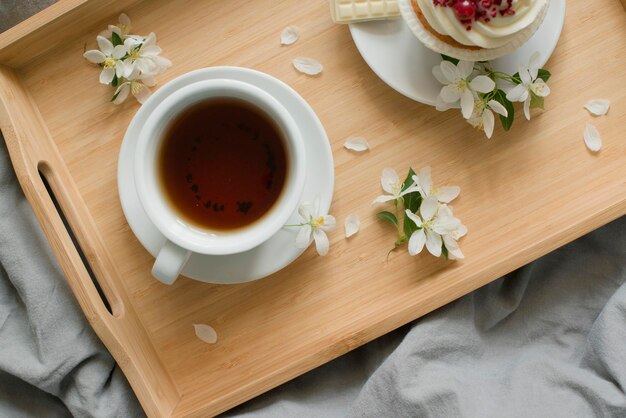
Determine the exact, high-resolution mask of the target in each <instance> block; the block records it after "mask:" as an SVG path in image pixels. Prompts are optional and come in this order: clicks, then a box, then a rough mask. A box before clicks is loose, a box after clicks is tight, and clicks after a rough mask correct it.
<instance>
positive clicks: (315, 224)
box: [311, 216, 324, 228]
mask: <svg viewBox="0 0 626 418" xmlns="http://www.w3.org/2000/svg"><path fill="white" fill-rule="evenodd" d="M322 225H324V217H323V216H318V217H317V218H316V219H314V220H313V222H312V223H311V226H312V227H315V228H317V227H318V226H322Z"/></svg>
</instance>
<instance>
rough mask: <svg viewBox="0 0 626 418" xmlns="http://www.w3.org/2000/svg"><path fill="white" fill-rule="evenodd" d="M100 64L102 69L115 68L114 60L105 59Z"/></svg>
mask: <svg viewBox="0 0 626 418" xmlns="http://www.w3.org/2000/svg"><path fill="white" fill-rule="evenodd" d="M102 64H103V65H104V68H115V59H113V58H111V57H106V58H105V59H104V62H103V63H102Z"/></svg>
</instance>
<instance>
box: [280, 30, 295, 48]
mask: <svg viewBox="0 0 626 418" xmlns="http://www.w3.org/2000/svg"><path fill="white" fill-rule="evenodd" d="M298 39H300V29H299V28H298V27H297V26H287V27H286V28H285V29H284V30H283V32H282V33H281V34H280V44H281V45H292V44H295V43H296V42H297V41H298Z"/></svg>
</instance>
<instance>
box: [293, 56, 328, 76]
mask: <svg viewBox="0 0 626 418" xmlns="http://www.w3.org/2000/svg"><path fill="white" fill-rule="evenodd" d="M293 66H294V67H295V68H296V70H298V71H300V72H301V73H304V74H306V75H318V74H320V73H321V72H322V70H323V69H324V66H322V64H320V63H319V61H317V60H315V59H313V58H306V57H301V58H295V59H294V60H293Z"/></svg>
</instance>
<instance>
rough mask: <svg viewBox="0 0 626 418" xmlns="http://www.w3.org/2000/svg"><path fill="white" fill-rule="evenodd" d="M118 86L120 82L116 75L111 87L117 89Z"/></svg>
mask: <svg viewBox="0 0 626 418" xmlns="http://www.w3.org/2000/svg"><path fill="white" fill-rule="evenodd" d="M118 84H119V80H118V79H117V74H115V75H114V76H113V81H111V85H112V86H113V87H117V85H118Z"/></svg>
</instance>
